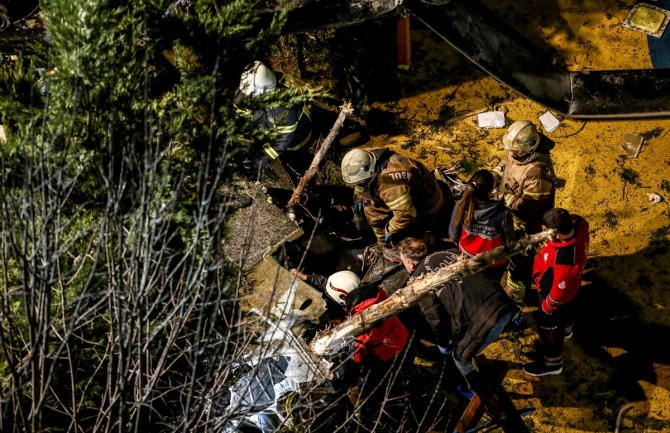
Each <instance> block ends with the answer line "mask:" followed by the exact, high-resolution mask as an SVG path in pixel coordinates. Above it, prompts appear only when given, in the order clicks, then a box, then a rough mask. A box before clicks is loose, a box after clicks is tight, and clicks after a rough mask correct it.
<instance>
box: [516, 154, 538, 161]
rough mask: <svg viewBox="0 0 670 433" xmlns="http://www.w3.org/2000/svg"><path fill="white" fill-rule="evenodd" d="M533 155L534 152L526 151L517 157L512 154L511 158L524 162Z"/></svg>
mask: <svg viewBox="0 0 670 433" xmlns="http://www.w3.org/2000/svg"><path fill="white" fill-rule="evenodd" d="M533 155H535V152H531V153H526V154H525V155H523V156H519V157H517V156H514V155H512V158H513V159H514V160H515V161H519V162H526V161H528V160H529V159H530V158H532V157H533Z"/></svg>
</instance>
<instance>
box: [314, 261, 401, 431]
mask: <svg viewBox="0 0 670 433" xmlns="http://www.w3.org/2000/svg"><path fill="white" fill-rule="evenodd" d="M325 289H326V290H325V291H326V294H327V295H328V296H329V297H330V298H331V299H333V300H334V301H335V302H337V303H338V304H339V305H340V306H342V307H343V308H345V309H346V310H347V311H348V312H349V313H350V314H351V315H352V316H357V315H359V314H361V313H362V312H363V311H365V310H367V309H368V308H370V307H371V306H372V305H375V304H378V303H380V302H382V301H383V300H384V299H386V298H387V295H386V293H385V292H384V291H383V290H381V289H380V288H378V287H376V286H362V285H361V279H360V278H359V277H358V276H357V275H356V274H355V273H353V272H351V271H339V272H335V273H334V274H332V275H331V276H330V277H328V281H327V282H326V288H325ZM409 339H410V337H409V332H408V330H407V328H406V327H405V325H403V324H402V322H401V321H400V319H398V318H397V317H395V316H393V317H390V318H388V319H386V320H384V321H383V322H382V323H381V324H379V325H378V326H376V327H374V328H372V329H370V330H369V331H367V332H364V333H363V334H361V335H359V336H357V337H356V338H355V340H354V345H353V354H352V355H351V360H353V362H354V364H355V365H356V366H357V368H351V366H349V367H348V368H346V369H344V370H345V373H344V376H345V377H344V378H341V380H340V382H341V384H340V385H339V386H342V387H345V388H348V391H347V395H348V397H349V399H350V401H351V403H352V404H353V406H354V409H355V410H356V412H357V413H358V414H359V416H360V417H361V418H362V419H363V421H364V423H367V422H368V421H369V422H370V423H371V422H373V420H375V423H376V424H377V422H376V421H379V420H377V418H378V414H379V413H380V412H388V413H389V414H391V413H394V414H396V415H397V411H398V410H404V409H402V408H401V407H399V408H394V409H393V410H390V408H389V407H385V406H388V405H389V402H388V401H387V400H389V399H388V397H389V395H386V393H389V394H390V395H391V396H392V395H402V394H404V391H403V389H404V386H405V385H406V384H405V383H403V382H404V381H405V380H406V379H407V377H408V376H407V374H408V372H409V370H410V369H411V365H412V362H413V358H414V357H413V355H412V353H411V351H410V350H409V349H410V345H409ZM390 400H393V401H395V403H391V404H400V405H402V401H401V400H398V399H390ZM392 418H393V417H391V418H389V419H388V420H386V421H382V422H381V425H384V424H385V423H386V424H391V423H392V421H391V419H392ZM375 428H376V429H377V430H379V431H387V429H388V431H395V428H391V427H389V426H388V425H387V426H386V427H379V426H378V425H377V426H376V427H375Z"/></svg>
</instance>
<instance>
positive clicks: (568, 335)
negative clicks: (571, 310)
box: [563, 325, 574, 340]
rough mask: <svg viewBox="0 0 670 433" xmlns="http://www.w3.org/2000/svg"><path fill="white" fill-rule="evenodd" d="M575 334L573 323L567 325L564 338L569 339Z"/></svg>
mask: <svg viewBox="0 0 670 433" xmlns="http://www.w3.org/2000/svg"><path fill="white" fill-rule="evenodd" d="M573 335H574V334H573V333H572V325H570V326H566V327H565V335H564V336H563V339H564V340H569V339H571V338H572V336H573Z"/></svg>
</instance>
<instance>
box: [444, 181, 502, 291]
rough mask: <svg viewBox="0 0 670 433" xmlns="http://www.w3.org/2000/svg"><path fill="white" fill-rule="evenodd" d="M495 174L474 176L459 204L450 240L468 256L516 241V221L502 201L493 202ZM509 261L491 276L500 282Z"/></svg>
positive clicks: (498, 265) (453, 216)
mask: <svg viewBox="0 0 670 433" xmlns="http://www.w3.org/2000/svg"><path fill="white" fill-rule="evenodd" d="M495 180H496V178H495V175H494V174H493V173H492V172H491V171H489V170H479V171H477V172H475V174H473V175H472V177H470V179H469V180H468V182H467V185H466V187H465V190H464V191H463V195H462V196H461V199H460V200H459V201H458V202H456V205H455V207H454V211H453V213H452V214H451V222H450V224H449V237H450V238H451V239H452V240H453V241H454V242H456V243H457V244H458V249H459V250H460V251H461V252H462V253H463V254H465V255H467V256H468V257H474V256H476V255H477V254H479V253H484V252H486V251H490V250H492V249H494V248H496V247H499V246H502V245H505V244H506V243H508V242H510V241H512V240H513V239H514V222H513V220H512V214H511V213H510V211H509V209H507V208H506V207H505V204H504V203H503V202H502V201H498V200H493V198H492V193H493V192H494V190H495V187H496V182H495ZM506 264H507V260H502V261H500V262H498V263H495V264H494V265H493V266H492V267H491V268H489V269H488V270H487V274H488V275H490V276H491V277H492V278H493V279H494V280H497V282H500V279H501V278H502V274H503V273H504V272H505V269H506V268H505V266H504V265H506Z"/></svg>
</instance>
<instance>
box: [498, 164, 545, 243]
mask: <svg viewBox="0 0 670 433" xmlns="http://www.w3.org/2000/svg"><path fill="white" fill-rule="evenodd" d="M539 157H540V155H539V154H534V155H533V156H531V157H530V158H528V160H525V161H518V160H516V159H514V158H513V157H512V156H511V155H510V154H509V152H508V153H507V155H505V157H503V159H502V160H501V161H500V163H499V164H498V166H497V167H496V168H494V170H493V171H494V172H495V173H497V174H498V175H499V176H500V177H501V178H502V179H501V182H500V185H499V187H498V196H497V198H499V199H502V200H504V202H505V205H506V206H507V207H508V208H509V210H511V211H512V215H513V216H514V223H515V226H516V227H517V228H520V229H523V230H524V231H525V233H526V234H532V233H538V232H540V231H541V230H542V215H544V213H545V212H546V211H548V210H549V209H551V208H553V207H554V196H555V186H554V182H553V177H554V175H553V172H552V170H551V168H550V167H549V166H548V165H547V164H545V163H543V162H541V161H540V160H539V159H540V158H539ZM545 157H546V156H545Z"/></svg>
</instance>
